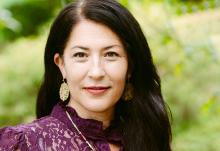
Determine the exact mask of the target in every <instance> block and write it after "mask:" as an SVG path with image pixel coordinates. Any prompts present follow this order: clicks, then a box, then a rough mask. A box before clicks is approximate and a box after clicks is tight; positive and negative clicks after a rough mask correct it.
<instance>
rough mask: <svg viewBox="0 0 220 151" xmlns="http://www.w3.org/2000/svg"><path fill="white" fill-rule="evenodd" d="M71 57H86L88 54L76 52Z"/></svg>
mask: <svg viewBox="0 0 220 151" xmlns="http://www.w3.org/2000/svg"><path fill="white" fill-rule="evenodd" d="M73 57H78V58H84V57H88V55H87V54H86V53H84V52H77V53H75V54H74V55H73Z"/></svg>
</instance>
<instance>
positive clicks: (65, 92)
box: [59, 79, 70, 102]
mask: <svg viewBox="0 0 220 151" xmlns="http://www.w3.org/2000/svg"><path fill="white" fill-rule="evenodd" d="M65 80H66V79H63V83H62V84H61V86H60V91H59V94H60V99H61V100H62V101H63V102H64V101H66V100H67V99H68V97H69V93H70V91H69V87H68V85H67V83H66V81H65Z"/></svg>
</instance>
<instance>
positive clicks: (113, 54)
mask: <svg viewBox="0 0 220 151" xmlns="http://www.w3.org/2000/svg"><path fill="white" fill-rule="evenodd" d="M104 57H111V58H112V57H114V58H115V57H119V54H118V53H116V52H113V51H110V52H107V53H106V54H105V55H104Z"/></svg>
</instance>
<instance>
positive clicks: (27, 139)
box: [0, 104, 124, 151]
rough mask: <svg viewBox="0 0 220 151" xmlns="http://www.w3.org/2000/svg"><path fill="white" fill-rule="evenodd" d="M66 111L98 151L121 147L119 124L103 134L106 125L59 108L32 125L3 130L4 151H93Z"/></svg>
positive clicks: (0, 142)
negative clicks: (116, 146)
mask: <svg viewBox="0 0 220 151" xmlns="http://www.w3.org/2000/svg"><path fill="white" fill-rule="evenodd" d="M66 111H68V113H69V114H70V116H71V118H72V120H73V121H74V123H75V124H76V125H77V127H78V128H79V130H80V131H81V132H82V134H83V135H84V136H85V137H86V139H87V140H88V141H89V142H90V143H91V144H92V145H93V146H94V147H95V148H96V150H97V151H110V148H109V144H108V143H113V144H116V145H119V146H121V147H120V151H123V150H124V149H123V145H122V144H123V141H122V133H121V131H120V130H119V129H118V128H117V126H116V125H117V124H114V122H112V124H111V126H109V127H108V128H106V129H105V130H103V128H102V127H103V124H102V122H100V121H96V120H93V119H83V118H81V117H79V116H78V114H77V113H76V111H75V110H74V109H73V108H71V107H68V106H64V105H62V104H57V105H56V106H55V107H54V108H53V111H52V113H51V114H50V115H49V116H46V117H43V118H40V119H37V120H35V121H33V122H32V123H29V124H23V125H18V126H14V127H5V128H1V129H0V151H15V150H16V151H29V150H31V151H90V150H91V149H90V148H89V146H88V145H87V143H86V142H85V141H84V140H83V138H82V137H81V136H80V134H79V133H78V132H77V131H76V129H75V128H74V127H73V125H72V123H71V121H70V120H69V119H68V117H67V116H66Z"/></svg>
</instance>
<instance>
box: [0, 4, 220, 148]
mask: <svg viewBox="0 0 220 151" xmlns="http://www.w3.org/2000/svg"><path fill="white" fill-rule="evenodd" d="M68 1H70V0H55V1H53V0H34V1H31V0H11V1H7V0H1V1H0V73H1V76H0V126H6V125H16V124H19V123H26V122H30V121H32V120H33V119H34V118H35V100H36V95H37V91H38V88H39V86H40V83H41V80H42V77H43V53H44V46H45V43H46V39H47V35H48V32H49V28H50V25H51V23H52V20H53V19H54V17H55V16H56V14H57V13H58V11H59V10H60V8H61V7H62V6H63V5H64V4H65V3H67V2H68ZM120 2H121V3H122V4H123V5H125V6H126V7H128V8H129V9H130V10H131V12H132V13H133V14H134V16H135V17H136V18H137V20H138V21H139V23H140V24H141V26H142V29H143V30H144V32H145V35H146V37H147V39H148V42H149V45H150V47H151V50H152V55H153V57H154V61H155V64H156V66H157V68H158V72H159V74H160V76H161V79H162V91H163V94H164V98H165V100H166V101H167V103H168V105H169V106H170V110H171V112H172V128H173V142H172V146H173V150H177V151H198V150H199V151H217V150H219V148H220V137H219V136H220V122H219V118H220V93H219V91H220V78H219V77H220V44H219V42H220V28H219V27H220V7H219V6H220V1H219V0H194V1H193V0H188V1H187V0H163V1H162V0H156V1H150V0H132V1H131V0H120Z"/></svg>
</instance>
